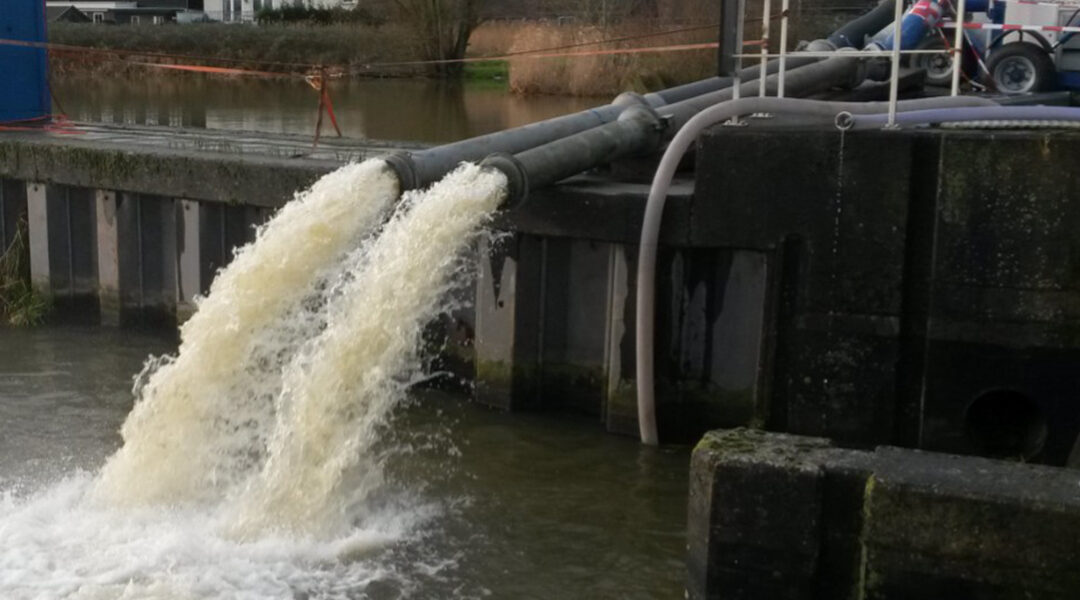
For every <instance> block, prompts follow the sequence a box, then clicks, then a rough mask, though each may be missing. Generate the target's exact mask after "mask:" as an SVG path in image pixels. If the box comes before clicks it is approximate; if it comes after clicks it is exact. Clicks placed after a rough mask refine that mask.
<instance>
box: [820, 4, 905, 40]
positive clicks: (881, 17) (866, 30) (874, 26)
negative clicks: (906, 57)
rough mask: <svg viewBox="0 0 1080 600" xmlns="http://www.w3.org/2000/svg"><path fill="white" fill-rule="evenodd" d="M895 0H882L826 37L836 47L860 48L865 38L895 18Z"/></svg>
mask: <svg viewBox="0 0 1080 600" xmlns="http://www.w3.org/2000/svg"><path fill="white" fill-rule="evenodd" d="M895 6H896V2H895V0H882V1H881V3H879V4H878V5H877V6H875V7H874V8H873V10H871V11H870V12H868V13H866V14H864V15H862V16H861V17H859V18H857V19H855V20H854V21H851V22H850V23H847V24H845V25H844V26H843V27H841V28H840V29H837V30H836V31H834V32H833V33H832V35H830V36H829V37H828V40H829V42H830V43H832V44H833V45H834V46H836V47H837V48H862V47H863V45H865V43H866V38H867V37H869V36H871V35H874V34H875V33H877V32H879V31H881V30H882V29H884V28H886V27H887V26H888V25H889V24H890V23H892V22H893V19H894V18H895V14H896V13H895V12H894V8H895Z"/></svg>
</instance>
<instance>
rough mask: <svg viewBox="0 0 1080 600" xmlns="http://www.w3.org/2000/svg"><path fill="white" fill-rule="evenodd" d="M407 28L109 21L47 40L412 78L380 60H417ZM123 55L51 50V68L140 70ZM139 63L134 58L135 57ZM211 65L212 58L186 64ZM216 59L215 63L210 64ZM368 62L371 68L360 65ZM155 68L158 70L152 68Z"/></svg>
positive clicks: (67, 29) (55, 27) (60, 27)
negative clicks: (313, 65)
mask: <svg viewBox="0 0 1080 600" xmlns="http://www.w3.org/2000/svg"><path fill="white" fill-rule="evenodd" d="M409 37H410V36H408V35H407V34H406V33H405V30H404V29H403V28H401V27H397V26H394V25H384V26H382V27H370V26H364V25H358V24H333V25H303V24H300V25H263V26H254V25H238V24H223V23H201V24H192V25H183V26H161V25H157V26H155V25H134V26H131V25H124V26H106V25H89V24H76V23H54V24H51V25H50V26H49V41H50V42H52V43H54V44H66V45H72V46H89V47H93V48H103V49H114V50H120V51H122V52H124V53H128V52H157V53H168V54H180V55H185V56H206V57H213V58H218V59H232V60H244V61H252V62H251V63H249V64H248V65H238V66H246V68H251V69H256V70H264V71H282V70H289V69H290V68H289V67H286V66H284V65H274V64H271V63H304V64H322V65H334V66H341V67H346V68H349V69H357V71H358V72H359V73H361V74H365V75H372V76H410V75H418V74H421V73H422V70H421V69H420V68H418V67H411V66H387V65H382V66H380V65H378V63H388V62H401V61H412V60H416V58H415V57H416V56H417V52H416V49H415V47H414V46H413V44H412V43H411V42H410V41H409ZM124 58H126V56H122V55H120V54H117V55H111V56H108V57H105V59H103V57H102V56H101V55H99V54H89V53H71V52H54V53H53V58H52V68H53V71H54V72H60V73H63V72H69V71H78V72H96V73H103V74H107V73H116V72H124V73H128V72H130V73H139V74H145V73H146V72H147V69H146V68H144V67H138V66H132V65H130V64H127V63H126V62H125V61H124V60H123V59H124ZM134 60H137V58H134ZM184 62H194V63H196V64H199V63H200V62H203V63H207V64H210V61H184ZM213 64H218V65H220V63H213ZM365 65H374V66H372V67H371V68H364V67H365ZM153 72H157V71H153Z"/></svg>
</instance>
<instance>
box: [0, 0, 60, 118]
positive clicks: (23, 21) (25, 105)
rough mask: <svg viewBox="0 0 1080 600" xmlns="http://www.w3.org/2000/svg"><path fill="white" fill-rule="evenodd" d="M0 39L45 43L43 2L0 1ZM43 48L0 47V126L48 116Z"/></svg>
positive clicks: (34, 0)
mask: <svg viewBox="0 0 1080 600" xmlns="http://www.w3.org/2000/svg"><path fill="white" fill-rule="evenodd" d="M0 3H2V4H3V8H2V9H0V38H2V39H5V40H20V41H26V42H45V41H46V37H45V0H2V2H0ZM48 68H49V64H48V59H47V54H46V51H45V49H44V48H26V47H19V46H12V45H10V44H4V43H0V74H2V76H0V79H2V83H0V123H3V122H9V121H25V120H29V119H42V118H44V117H47V116H48V115H49V113H50V110H49V107H50V102H49V86H48V81H47V76H48Z"/></svg>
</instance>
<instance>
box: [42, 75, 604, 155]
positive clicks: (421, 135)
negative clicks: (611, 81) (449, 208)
mask: <svg viewBox="0 0 1080 600" xmlns="http://www.w3.org/2000/svg"><path fill="white" fill-rule="evenodd" d="M52 85H53V92H54V95H55V97H56V99H57V101H58V103H59V106H60V108H61V109H62V110H63V111H65V112H66V113H67V115H68V116H69V117H70V118H72V119H75V120H79V121H89V122H105V123H129V124H140V125H141V124H151V125H172V126H184V127H196V128H198V127H207V128H211V129H235V130H247V131H262V132H268V133H295V134H304V135H311V134H312V133H313V132H314V130H315V117H316V108H317V107H318V101H319V98H318V96H317V95H316V94H315V92H314V91H313V90H312V88H311V87H310V86H309V85H308V84H306V83H305V82H304V81H302V80H284V81H281V80H269V81H267V80H251V79H204V78H201V77H197V76H192V77H165V78H161V77H151V78H146V79H141V78H128V77H120V78H117V77H89V76H80V75H68V76H63V77H57V78H55V79H54V81H53V82H52ZM331 93H332V100H333V103H334V110H335V112H336V114H337V117H338V121H339V124H340V125H341V129H342V132H343V133H344V135H345V136H346V137H352V138H370V139H382V140H405V141H417V142H450V141H455V140H459V139H464V138H467V137H473V136H476V135H482V134H485V133H491V132H493V131H499V130H502V129H506V128H508V127H517V126H519V125H525V124H527V123H532V122H534V121H540V120H543V119H547V118H551V117H555V116H559V115H562V114H566V113H570V112H576V111H579V110H585V109H587V108H591V107H593V106H597V105H600V104H605V103H606V102H607V101H608V100H607V99H605V98H580V97H572V96H528V97H521V96H515V95H512V94H509V93H507V92H506V91H505V89H503V88H501V87H500V86H498V85H496V86H492V85H490V84H475V83H466V84H460V83H457V84H454V83H447V82H444V81H437V80H424V79H358V80H350V81H336V82H334V83H333V84H332V85H331ZM323 126H324V129H323V134H324V135H330V134H331V133H332V132H333V129H331V128H330V123H329V121H327V122H325V123H324V124H323Z"/></svg>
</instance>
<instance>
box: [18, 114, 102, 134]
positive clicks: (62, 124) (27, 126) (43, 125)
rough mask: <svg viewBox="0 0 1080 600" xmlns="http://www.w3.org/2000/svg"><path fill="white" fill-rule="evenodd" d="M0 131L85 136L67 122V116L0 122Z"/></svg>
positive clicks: (72, 124) (83, 132)
mask: <svg viewBox="0 0 1080 600" xmlns="http://www.w3.org/2000/svg"><path fill="white" fill-rule="evenodd" d="M0 131H46V132H49V133H57V134H60V135H85V134H86V132H85V131H81V130H79V129H78V128H76V127H75V125H74V123H72V122H71V121H70V120H68V118H67V115H46V116H44V117H39V118H37V119H18V120H15V121H0Z"/></svg>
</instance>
